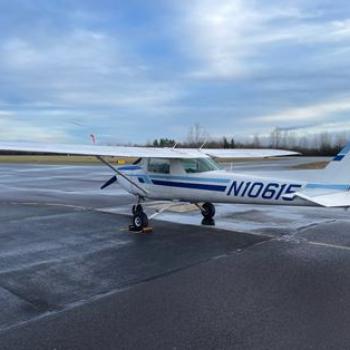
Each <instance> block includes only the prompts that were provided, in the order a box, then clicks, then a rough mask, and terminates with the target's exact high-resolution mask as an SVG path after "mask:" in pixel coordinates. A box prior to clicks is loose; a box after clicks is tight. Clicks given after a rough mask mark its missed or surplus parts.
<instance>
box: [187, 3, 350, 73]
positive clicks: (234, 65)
mask: <svg viewBox="0 0 350 350" xmlns="http://www.w3.org/2000/svg"><path fill="white" fill-rule="evenodd" d="M190 4H191V5H186V6H185V11H184V12H185V13H187V15H186V16H185V20H184V21H183V23H184V24H185V32H184V34H183V35H182V37H181V40H183V41H184V44H183V46H184V47H185V50H186V53H187V54H188V55H189V56H190V57H192V58H193V59H194V60H196V62H197V65H198V66H197V68H194V69H193V72H192V75H193V76H196V77H201V78H235V77H241V76H247V75H250V74H252V72H254V71H256V70H259V69H263V68H264V67H265V66H269V64H271V63H270V62H266V60H265V61H264V60H259V59H257V58H259V57H262V56H263V55H264V53H265V51H266V50H267V49H269V48H271V47H272V46H273V45H282V44H291V43H294V44H298V45H300V44H310V43H325V42H331V43H337V42H338V43H339V42H343V41H344V40H345V41H349V39H350V22H349V20H343V21H332V20H329V21H317V16H318V15H319V14H318V12H317V11H315V13H310V11H309V10H308V12H307V11H306V10H303V9H302V8H297V7H293V6H289V5H288V4H283V5H279V4H271V3H270V4H269V3H266V2H256V1H243V0H222V1H219V2H218V1H215V0H196V1H194V2H190ZM313 16H315V18H314V17H313ZM281 50H282V52H283V47H281ZM273 59H274V57H271V60H272V61H273Z"/></svg>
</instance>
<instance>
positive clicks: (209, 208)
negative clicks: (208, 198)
mask: <svg viewBox="0 0 350 350" xmlns="http://www.w3.org/2000/svg"><path fill="white" fill-rule="evenodd" d="M202 215H203V217H204V218H205V219H212V218H213V217H214V216H215V206H214V204H212V203H209V202H207V203H204V204H203V205H202Z"/></svg>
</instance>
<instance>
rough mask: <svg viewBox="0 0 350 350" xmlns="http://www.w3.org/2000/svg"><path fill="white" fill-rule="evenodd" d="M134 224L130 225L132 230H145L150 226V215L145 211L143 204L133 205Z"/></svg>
mask: <svg viewBox="0 0 350 350" xmlns="http://www.w3.org/2000/svg"><path fill="white" fill-rule="evenodd" d="M132 214H133V218H132V225H130V227H129V228H130V231H136V232H140V231H144V230H145V229H146V228H148V217H147V215H146V213H145V212H144V211H143V207H142V205H141V204H136V205H134V206H133V207H132Z"/></svg>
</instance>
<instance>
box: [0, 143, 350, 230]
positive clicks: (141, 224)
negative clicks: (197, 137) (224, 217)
mask: <svg viewBox="0 0 350 350" xmlns="http://www.w3.org/2000/svg"><path fill="white" fill-rule="evenodd" d="M0 151H18V152H24V153H45V154H65V155H82V156H83V155H85V156H86V155H88V156H96V157H97V158H98V159H99V160H100V161H101V162H102V163H104V164H105V165H106V166H108V167H109V168H110V169H111V170H112V171H113V172H114V174H115V175H114V176H113V177H112V178H111V179H109V180H108V181H107V182H106V183H105V184H104V185H102V186H101V189H104V188H106V187H108V186H110V185H111V184H113V183H114V182H116V181H118V183H119V184H120V185H121V186H122V187H123V188H124V189H125V190H126V191H127V192H129V193H131V194H132V195H134V196H135V197H136V202H135V204H134V205H133V207H132V214H133V225H132V227H134V228H135V229H136V230H142V229H143V228H145V227H147V226H148V222H149V218H148V216H147V215H146V213H145V212H144V209H143V206H142V204H143V203H144V202H146V201H147V200H165V201H169V202H170V204H169V207H165V208H164V209H163V210H161V211H159V212H158V213H160V212H162V211H164V210H166V209H169V208H170V206H172V205H179V203H183V202H186V203H193V204H195V205H196V206H197V207H198V209H199V210H200V211H201V213H202V215H203V217H204V221H205V222H203V223H207V224H210V222H211V221H212V220H213V218H214V215H215V206H214V204H213V203H242V204H272V205H289V206H321V207H340V208H349V207H350V173H349V169H350V143H349V144H348V145H347V146H346V147H345V148H344V149H343V150H342V151H341V152H340V153H339V154H338V155H337V156H336V157H335V158H334V159H333V160H332V161H331V162H330V164H329V165H328V166H327V167H326V168H325V169H323V170H319V171H317V172H316V174H315V178H314V179H313V181H311V182H310V181H307V180H304V181H301V180H299V179H298V180H297V179H293V178H283V177H281V178H280V177H267V176H257V175H248V174H247V175H246V174H239V173H235V172H234V171H226V170H222V169H221V167H220V165H218V163H217V162H216V161H215V159H217V158H218V159H231V160H232V159H237V158H266V157H279V156H289V155H297V154H298V153H296V152H291V151H285V150H272V149H185V148H175V147H174V148H152V147H127V146H99V145H64V144H61V145H60V144H36V143H5V142H0ZM109 156H112V157H123V158H127V157H132V158H137V160H136V161H135V162H134V163H133V164H132V165H123V166H114V165H113V164H111V163H110V162H109V161H108V160H106V157H109ZM290 176H292V174H291V175H290ZM158 213H156V214H155V215H157V214H158ZM153 217H154V215H153V216H152V217H150V219H152V218H153Z"/></svg>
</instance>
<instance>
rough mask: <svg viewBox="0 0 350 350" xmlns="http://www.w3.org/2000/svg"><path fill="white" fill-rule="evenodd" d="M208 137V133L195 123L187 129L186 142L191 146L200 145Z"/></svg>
mask: <svg viewBox="0 0 350 350" xmlns="http://www.w3.org/2000/svg"><path fill="white" fill-rule="evenodd" d="M208 139H209V134H208V133H207V132H206V130H205V129H204V128H203V127H202V126H201V125H200V124H199V123H195V124H194V125H193V126H192V127H191V128H190V130H189V132H188V135H187V139H186V144H187V145H188V146H191V147H200V146H201V145H203V144H204V143H205V142H206V141H207V140H208Z"/></svg>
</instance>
